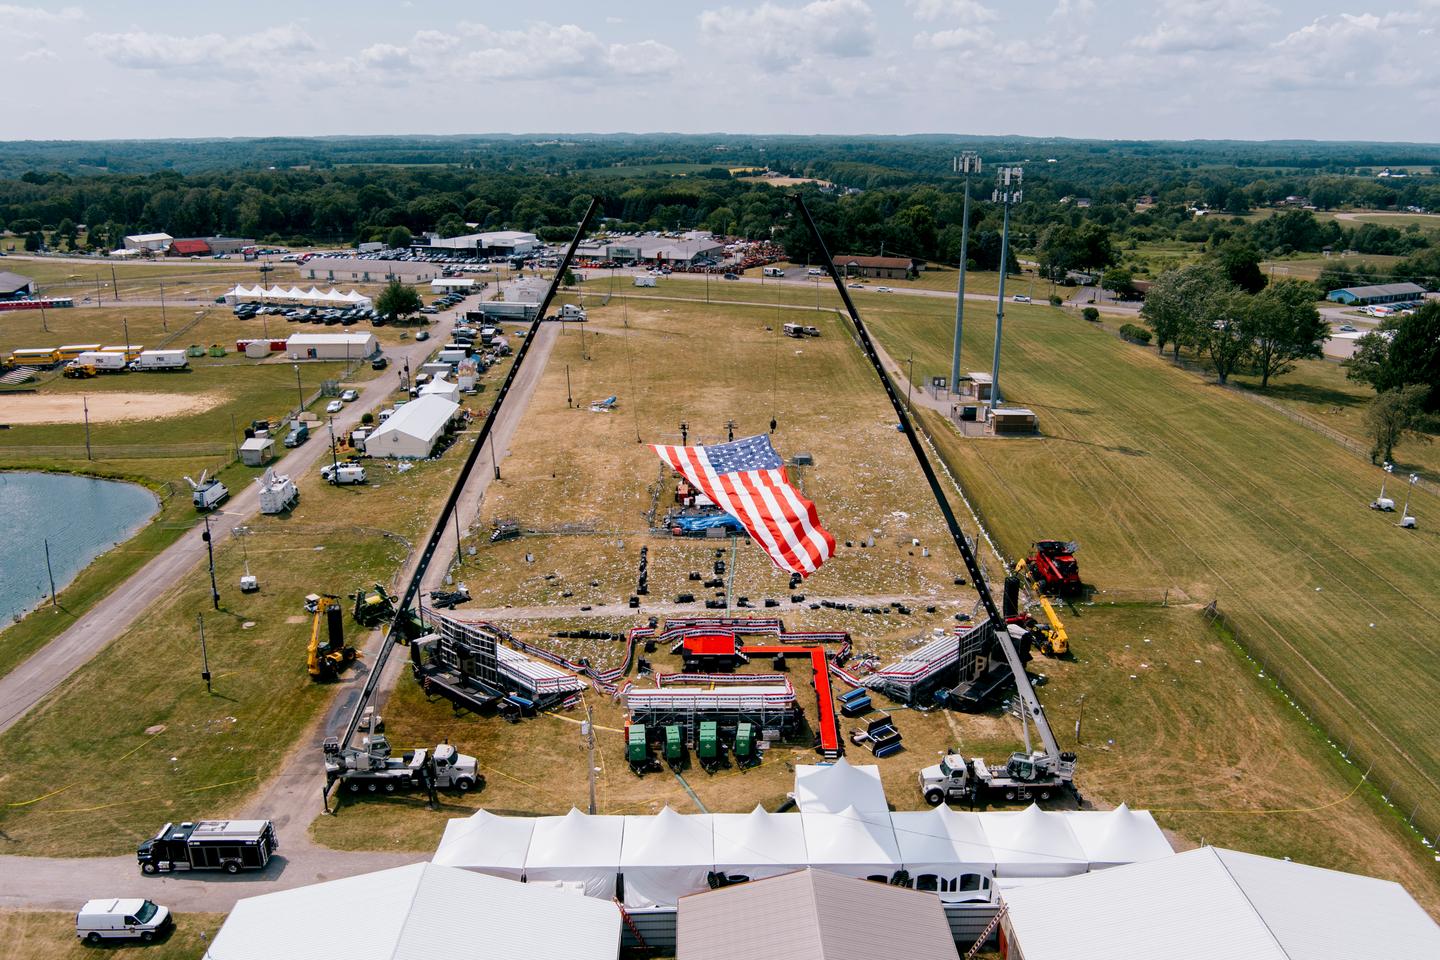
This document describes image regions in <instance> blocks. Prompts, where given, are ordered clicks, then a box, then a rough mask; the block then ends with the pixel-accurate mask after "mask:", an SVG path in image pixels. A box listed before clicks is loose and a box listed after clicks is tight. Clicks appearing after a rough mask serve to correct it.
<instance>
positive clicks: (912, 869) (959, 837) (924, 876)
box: [890, 804, 995, 902]
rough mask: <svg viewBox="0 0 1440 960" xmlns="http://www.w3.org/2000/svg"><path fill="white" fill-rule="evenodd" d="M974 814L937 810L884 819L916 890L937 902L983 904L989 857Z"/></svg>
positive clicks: (990, 869) (944, 808)
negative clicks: (934, 895) (932, 895)
mask: <svg viewBox="0 0 1440 960" xmlns="http://www.w3.org/2000/svg"><path fill="white" fill-rule="evenodd" d="M980 817H981V815H980V814H978V813H960V812H957V811H955V810H952V809H950V808H949V807H948V806H945V805H944V804H941V805H940V806H938V807H935V808H934V809H933V810H924V811H898V812H896V813H892V814H890V823H891V825H892V826H893V827H894V828H895V843H896V845H897V846H898V847H899V848H900V860H901V861H902V862H903V863H904V864H905V869H906V870H907V871H909V873H910V878H911V879H912V880H913V881H915V887H916V889H917V890H929V891H931V892H933V893H937V894H939V896H940V899H941V900H945V901H949V902H963V901H966V900H988V899H989V898H990V881H991V880H992V879H993V878H994V876H995V854H994V852H993V851H992V850H991V849H990V841H989V840H987V839H986V838H985V828H984V827H983V826H981V820H980Z"/></svg>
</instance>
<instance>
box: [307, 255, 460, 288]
mask: <svg viewBox="0 0 1440 960" xmlns="http://www.w3.org/2000/svg"><path fill="white" fill-rule="evenodd" d="M444 271H445V268H444V267H443V266H441V265H440V264H438V263H422V262H419V261H413V260H361V259H359V258H358V257H315V258H314V259H313V260H311V261H309V262H308V263H305V264H302V265H301V267H300V276H302V277H304V278H306V279H307V280H328V281H330V282H331V283H336V282H338V281H342V280H348V281H350V282H351V283H386V282H388V281H390V280H402V281H404V282H405V283H419V282H420V281H421V280H434V279H435V278H437V277H439V276H442V275H443V274H444Z"/></svg>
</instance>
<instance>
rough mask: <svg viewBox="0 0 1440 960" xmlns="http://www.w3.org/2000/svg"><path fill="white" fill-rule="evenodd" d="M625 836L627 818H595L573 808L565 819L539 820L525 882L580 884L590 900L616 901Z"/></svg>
mask: <svg viewBox="0 0 1440 960" xmlns="http://www.w3.org/2000/svg"><path fill="white" fill-rule="evenodd" d="M624 833H625V818H624V817H612V816H593V817H592V816H590V815H589V814H585V813H581V812H580V811H579V810H576V809H575V808H574V807H571V808H570V812H569V813H567V814H565V816H563V817H538V818H536V820H535V832H534V833H533V834H531V836H530V851H529V853H528V854H527V856H526V858H525V879H526V880H527V881H531V882H534V881H537V880H564V881H572V882H574V881H580V882H583V883H584V884H585V895H586V896H587V897H599V898H600V899H602V900H611V899H614V897H615V874H616V873H618V872H619V870H620V843H621V837H622V836H623V835H624Z"/></svg>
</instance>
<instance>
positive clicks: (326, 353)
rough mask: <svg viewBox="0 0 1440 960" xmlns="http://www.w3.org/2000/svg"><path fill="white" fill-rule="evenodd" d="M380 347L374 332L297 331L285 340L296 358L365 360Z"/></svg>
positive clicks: (286, 350)
mask: <svg viewBox="0 0 1440 960" xmlns="http://www.w3.org/2000/svg"><path fill="white" fill-rule="evenodd" d="M379 349H380V341H378V340H376V339H375V334H373V333H297V334H295V335H294V336H292V337H291V338H290V339H288V340H286V341H285V353H286V355H288V356H289V357H291V358H292V359H295V360H363V359H364V358H365V357H368V356H370V355H371V354H373V353H375V352H376V351H377V350H379Z"/></svg>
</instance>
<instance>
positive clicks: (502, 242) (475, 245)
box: [411, 230, 541, 257]
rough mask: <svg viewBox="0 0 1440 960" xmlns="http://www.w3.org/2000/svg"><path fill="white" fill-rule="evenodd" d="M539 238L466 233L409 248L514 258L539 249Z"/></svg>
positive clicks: (516, 233) (500, 232)
mask: <svg viewBox="0 0 1440 960" xmlns="http://www.w3.org/2000/svg"><path fill="white" fill-rule="evenodd" d="M540 245H541V244H540V238H539V237H537V236H535V234H533V233H526V232H525V231H523V230H492V231H490V232H488V233H467V234H465V235H464V236H462V237H432V238H430V240H429V242H428V243H427V242H424V241H416V242H415V243H413V244H412V245H411V247H412V248H413V249H414V250H416V251H419V252H422V253H424V252H427V251H433V252H446V253H454V254H455V255H456V256H461V255H480V256H487V257H498V256H506V257H508V256H515V255H518V254H526V253H531V252H533V251H535V250H537V249H539V247H540Z"/></svg>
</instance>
